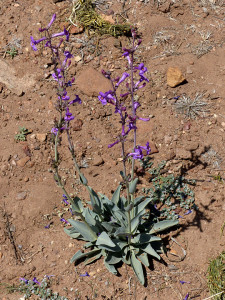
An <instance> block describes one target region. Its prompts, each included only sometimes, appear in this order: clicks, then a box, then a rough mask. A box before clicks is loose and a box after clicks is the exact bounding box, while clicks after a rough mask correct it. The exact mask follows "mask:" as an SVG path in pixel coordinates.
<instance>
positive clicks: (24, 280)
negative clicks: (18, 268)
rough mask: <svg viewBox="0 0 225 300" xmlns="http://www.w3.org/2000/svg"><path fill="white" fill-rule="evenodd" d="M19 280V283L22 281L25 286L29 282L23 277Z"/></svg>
mask: <svg viewBox="0 0 225 300" xmlns="http://www.w3.org/2000/svg"><path fill="white" fill-rule="evenodd" d="M20 280H21V281H23V282H24V283H25V284H28V282H29V280H28V279H26V278H23V277H21V278H20Z"/></svg>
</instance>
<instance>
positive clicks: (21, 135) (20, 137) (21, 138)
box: [15, 127, 30, 142]
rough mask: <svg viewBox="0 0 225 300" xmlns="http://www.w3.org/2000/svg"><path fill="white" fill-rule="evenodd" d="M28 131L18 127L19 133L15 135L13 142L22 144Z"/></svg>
mask: <svg viewBox="0 0 225 300" xmlns="http://www.w3.org/2000/svg"><path fill="white" fill-rule="evenodd" d="M29 133H30V132H29V130H28V129H27V128H26V127H20V128H19V133H18V134H16V135H15V140H16V141H17V142H19V141H20V142H24V141H26V139H27V135H28V134H29Z"/></svg>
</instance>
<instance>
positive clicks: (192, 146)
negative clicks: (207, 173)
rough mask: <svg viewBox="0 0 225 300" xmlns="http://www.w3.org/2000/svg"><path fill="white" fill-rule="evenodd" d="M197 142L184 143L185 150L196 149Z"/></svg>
mask: <svg viewBox="0 0 225 300" xmlns="http://www.w3.org/2000/svg"><path fill="white" fill-rule="evenodd" d="M198 146H199V143H198V142H190V143H187V144H185V145H184V148H185V150H187V151H194V150H196V149H198Z"/></svg>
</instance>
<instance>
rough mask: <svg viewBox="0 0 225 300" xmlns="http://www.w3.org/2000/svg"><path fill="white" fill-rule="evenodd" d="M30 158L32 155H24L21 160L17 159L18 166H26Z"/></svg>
mask: <svg viewBox="0 0 225 300" xmlns="http://www.w3.org/2000/svg"><path fill="white" fill-rule="evenodd" d="M29 160H30V157H29V156H25V157H23V158H21V159H20V160H18V161H17V166H18V167H24V166H25V165H26V163H27V162H28V161H29Z"/></svg>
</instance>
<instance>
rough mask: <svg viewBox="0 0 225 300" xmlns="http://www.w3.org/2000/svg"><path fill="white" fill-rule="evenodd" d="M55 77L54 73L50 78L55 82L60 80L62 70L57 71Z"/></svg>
mask: <svg viewBox="0 0 225 300" xmlns="http://www.w3.org/2000/svg"><path fill="white" fill-rule="evenodd" d="M56 71H57V73H58V74H57V75H56V74H55V73H52V77H53V79H55V80H56V81H59V79H60V78H62V77H63V76H62V75H61V72H62V70H61V69H57V70H56Z"/></svg>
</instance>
